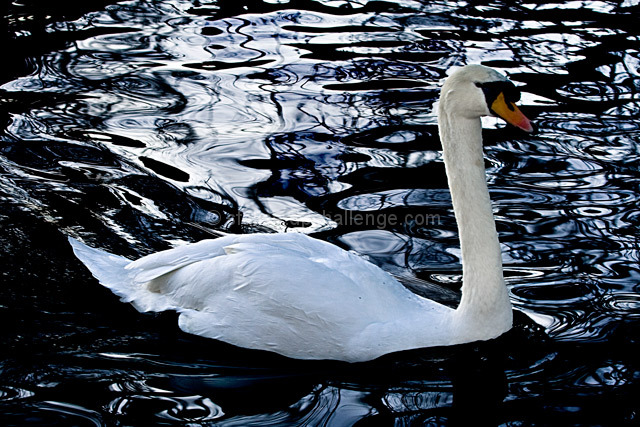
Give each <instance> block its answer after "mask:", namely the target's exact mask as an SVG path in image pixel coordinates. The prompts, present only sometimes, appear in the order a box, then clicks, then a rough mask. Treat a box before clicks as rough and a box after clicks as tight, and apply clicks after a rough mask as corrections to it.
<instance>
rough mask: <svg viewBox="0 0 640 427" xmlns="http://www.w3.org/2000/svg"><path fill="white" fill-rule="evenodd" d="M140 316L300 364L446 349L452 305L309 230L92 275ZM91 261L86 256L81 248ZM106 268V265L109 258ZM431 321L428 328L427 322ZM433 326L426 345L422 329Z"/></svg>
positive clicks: (208, 244)
mask: <svg viewBox="0 0 640 427" xmlns="http://www.w3.org/2000/svg"><path fill="white" fill-rule="evenodd" d="M73 245H74V249H75V251H76V254H77V255H78V257H79V258H80V259H81V260H83V262H85V264H87V266H88V267H89V269H90V270H91V271H92V273H94V275H95V276H96V277H97V278H98V279H99V280H100V281H101V283H102V284H104V285H105V286H107V287H109V288H110V289H112V290H113V291H114V293H116V294H118V295H120V296H122V297H123V300H125V301H127V302H131V303H132V304H133V305H134V306H135V307H136V308H137V309H138V310H140V311H163V310H176V311H178V312H180V319H179V325H180V328H181V329H183V330H184V331H186V332H189V333H193V334H196V335H200V336H204V337H208V338H214V339H218V340H221V341H225V342H228V343H231V344H234V345H237V346H241V347H246V348H253V349H262V350H270V351H275V352H278V353H280V354H283V355H285V356H289V357H295V358H302V359H338V360H347V361H360V360H369V359H373V358H375V357H378V356H381V355H382V354H386V353H389V352H391V351H399V350H405V349H408V348H416V347H423V346H428V345H439V344H445V342H442V341H443V340H446V333H445V327H444V325H442V327H438V325H437V323H438V322H442V321H443V315H445V314H446V313H450V312H452V310H451V309H449V308H447V307H444V306H441V305H439V304H437V303H435V302H432V301H429V300H425V299H423V298H420V297H418V296H417V295H415V294H413V293H412V292H410V291H409V290H407V289H406V288H405V287H404V286H402V285H401V284H400V283H399V282H398V281H396V280H395V279H394V278H393V277H391V276H390V275H389V274H387V273H386V272H384V271H383V270H381V269H380V268H378V267H376V266H374V265H373V264H371V263H369V262H367V261H365V260H364V259H362V258H361V257H359V256H357V255H355V254H353V253H350V252H347V251H345V250H343V249H341V248H339V247H337V246H334V245H331V244H329V243H326V242H323V241H320V240H317V239H313V238H311V237H308V236H306V235H303V234H298V233H290V234H251V235H229V236H225V237H222V238H219V239H215V240H205V241H202V242H199V243H195V244H192V245H187V246H182V247H178V248H175V249H171V250H168V251H163V252H159V253H156V254H152V255H149V256H147V257H143V258H141V259H139V260H137V261H134V262H126V265H124V266H123V264H124V262H123V261H122V259H121V258H117V257H113V256H112V255H109V254H106V253H103V252H101V253H103V254H105V255H104V257H105V258H103V259H106V260H108V259H110V258H108V257H111V259H115V260H118V263H117V265H116V266H115V268H118V269H120V270H121V271H122V272H123V273H122V274H123V276H122V277H125V276H126V278H127V279H126V280H124V281H122V280H121V281H120V283H119V284H114V283H111V282H109V280H111V281H113V277H106V278H104V279H103V278H101V276H100V274H101V272H100V271H97V270H96V271H94V270H95V268H92V265H95V264H96V263H97V262H96V255H95V253H96V250H95V249H90V248H87V249H85V248H86V246H84V245H82V244H80V243H78V242H73ZM87 250H88V251H91V253H92V258H91V259H86V258H83V251H87ZM103 263H104V262H103ZM425 323H431V324H430V325H425ZM431 328H433V332H432V333H431V335H432V336H431V340H432V341H433V342H424V336H423V335H424V334H423V333H422V332H423V331H424V330H425V329H431Z"/></svg>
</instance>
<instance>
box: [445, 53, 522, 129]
mask: <svg viewBox="0 0 640 427" xmlns="http://www.w3.org/2000/svg"><path fill="white" fill-rule="evenodd" d="M519 100H520V91H519V90H518V89H517V88H516V87H515V86H514V84H513V83H511V82H510V81H509V80H508V79H507V78H506V77H505V76H503V75H502V74H500V73H498V72H497V71H496V70H494V69H492V68H489V67H485V66H483V65H467V66H465V67H462V68H460V69H459V70H456V71H455V72H454V73H453V74H452V75H451V76H449V78H447V81H446V82H445V83H444V86H443V87H442V94H441V96H440V113H441V114H443V113H444V114H446V115H450V114H455V115H459V116H462V117H466V118H470V119H475V118H479V117H482V116H490V115H495V116H498V117H501V118H502V119H504V120H505V121H506V122H507V123H510V124H512V125H514V126H516V127H519V128H520V129H522V130H524V131H526V132H532V131H533V126H531V122H530V121H529V119H528V118H527V117H526V116H525V115H524V114H522V112H521V111H520V110H519V109H518V107H517V106H516V102H517V101H519Z"/></svg>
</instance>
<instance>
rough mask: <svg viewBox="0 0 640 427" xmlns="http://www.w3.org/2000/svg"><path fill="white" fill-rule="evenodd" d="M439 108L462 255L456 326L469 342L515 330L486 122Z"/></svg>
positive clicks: (440, 126) (441, 131)
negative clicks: (487, 157) (489, 172)
mask: <svg viewBox="0 0 640 427" xmlns="http://www.w3.org/2000/svg"><path fill="white" fill-rule="evenodd" d="M440 107H441V108H440V114H439V117H438V121H439V128H440V139H441V141H442V148H443V156H444V163H445V167H446V171H447V179H448V182H449V189H450V191H451V198H452V201H453V210H454V213H455V217H456V221H457V224H458V232H459V238H460V248H461V251H462V270H463V273H462V283H463V285H462V299H461V301H460V305H459V306H458V308H457V310H456V312H455V322H456V323H457V329H458V330H462V331H464V334H471V335H472V336H471V337H466V339H469V338H474V336H473V334H474V333H477V334H480V335H487V334H489V335H491V333H490V331H495V332H496V334H495V336H497V335H499V334H501V333H502V332H504V331H506V330H508V329H509V328H510V327H511V322H512V318H511V317H512V312H511V304H510V302H509V295H508V291H507V288H506V286H505V283H504V277H503V272H502V255H501V251H500V242H499V241H498V233H497V232H496V225H495V220H494V218H493V211H492V208H491V200H490V198H489V190H488V188H487V182H486V174H485V168H484V156H483V152H482V123H481V121H480V119H479V118H466V117H461V116H459V115H456V114H453V113H451V112H449V111H447V109H446V108H443V107H444V105H443V104H441V105H440ZM483 338H487V337H486V336H478V337H477V339H483Z"/></svg>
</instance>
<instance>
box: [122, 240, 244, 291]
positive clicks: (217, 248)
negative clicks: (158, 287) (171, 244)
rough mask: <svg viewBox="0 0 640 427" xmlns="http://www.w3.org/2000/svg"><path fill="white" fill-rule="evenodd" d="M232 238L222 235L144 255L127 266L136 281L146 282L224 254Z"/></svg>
mask: <svg viewBox="0 0 640 427" xmlns="http://www.w3.org/2000/svg"><path fill="white" fill-rule="evenodd" d="M232 239H233V237H221V238H219V239H208V240H202V241H200V242H197V243H192V244H189V245H185V246H178V247H176V248H173V249H167V250H165V251H161V252H156V253H154V254H151V255H147V256H145V257H142V258H140V259H138V260H136V261H133V262H131V263H130V264H129V265H127V266H126V267H125V268H126V269H127V270H130V271H131V273H132V278H133V280H134V281H135V282H136V283H146V282H149V281H151V280H153V279H156V278H158V277H160V276H162V275H165V274H168V273H170V272H172V271H175V270H177V269H179V268H182V267H185V266H187V265H189V264H193V263H194V262H198V261H202V260H206V259H209V258H215V257H217V256H220V255H224V253H225V252H224V246H225V245H227V244H229V243H231V242H232Z"/></svg>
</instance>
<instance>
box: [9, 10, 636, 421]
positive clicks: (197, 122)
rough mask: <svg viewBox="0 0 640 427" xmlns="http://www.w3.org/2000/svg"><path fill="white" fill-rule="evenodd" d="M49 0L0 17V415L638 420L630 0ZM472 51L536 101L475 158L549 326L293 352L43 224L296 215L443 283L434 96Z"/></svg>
mask: <svg viewBox="0 0 640 427" xmlns="http://www.w3.org/2000/svg"><path fill="white" fill-rule="evenodd" d="M62 3H63V4H61V5H59V7H58V8H54V9H46V8H44V9H42V8H38V7H35V5H36V4H37V5H40V3H39V2H33V3H30V2H26V5H23V4H18V3H14V4H12V5H10V6H9V9H8V10H7V11H6V13H7V14H8V16H9V19H8V21H7V25H8V30H9V31H10V34H11V36H10V37H8V38H7V40H5V42H6V43H12V44H14V47H17V49H14V50H12V51H11V53H7V59H8V61H7V64H8V65H7V66H6V68H5V69H4V70H3V73H2V78H3V79H4V80H3V82H2V83H3V85H2V87H1V92H0V101H1V102H0V117H1V118H2V124H3V126H2V134H1V136H0V138H1V142H0V204H2V209H3V210H2V213H0V221H1V222H2V225H3V228H4V229H5V230H6V232H5V236H3V237H2V243H3V245H4V251H3V261H6V262H3V263H5V264H6V266H7V267H5V270H4V271H3V279H5V280H6V282H7V283H8V284H7V285H6V287H5V289H4V291H3V297H2V300H0V314H1V316H2V318H3V319H6V322H5V323H6V324H9V325H11V326H10V327H9V328H8V330H7V332H6V333H5V335H4V336H3V337H2V343H3V346H4V347H5V348H6V349H7V352H8V355H9V356H8V358H7V359H6V360H5V362H2V365H0V369H1V370H2V372H3V376H2V380H1V381H0V406H1V407H2V408H3V409H2V412H4V413H5V414H7V415H6V417H5V418H6V420H5V419H3V422H4V421H6V422H4V424H5V425H16V424H20V425H21V424H25V423H28V422H30V423H32V424H54V423H66V424H78V425H85V424H86V425H101V424H131V425H134V424H138V425H141V424H149V423H152V424H173V423H184V422H188V423H191V424H209V423H214V422H215V423H220V424H223V425H252V424H253V425H269V424H272V425H282V424H288V425H307V424H308V425H318V424H327V425H351V424H354V423H356V422H358V421H361V422H364V420H369V422H371V423H376V422H378V423H383V424H385V423H386V424H393V423H394V422H395V423H399V424H419V425H422V424H429V423H431V424H433V425H441V424H447V423H449V422H452V423H455V422H456V417H457V416H458V414H460V413H473V414H477V416H478V420H481V419H486V420H487V422H488V423H490V424H491V423H509V422H513V423H523V422H529V421H530V422H532V423H533V424H548V423H556V424H557V423H560V424H564V425H572V424H581V423H582V424H585V423H586V424H611V423H613V424H620V423H624V422H633V420H636V421H637V414H638V409H639V408H638V407H637V403H635V402H634V401H633V399H632V398H631V396H632V395H633V393H632V391H633V390H636V391H637V386H638V372H640V371H639V370H638V365H637V361H635V360H634V359H632V358H630V357H629V355H630V354H634V352H637V343H638V341H637V339H638V336H639V335H638V332H637V326H638V318H639V316H640V296H639V294H638V283H639V278H640V270H639V268H638V261H639V258H640V257H639V249H640V248H639V247H638V226H639V225H640V217H639V216H638V213H637V211H638V208H637V206H638V197H639V196H638V195H639V194H640V192H639V188H638V183H639V182H640V181H639V175H638V169H639V166H640V152H639V149H638V146H639V142H640V52H639V50H638V41H639V40H638V37H639V35H638V30H637V22H636V21H637V15H638V12H640V6H639V5H638V2H637V1H634V0H625V1H616V2H614V1H581V2H574V1H565V2H558V3H547V2H541V1H530V2H515V3H514V2H502V1H499V2H456V1H435V2H419V1H412V0H401V1H392V2H386V1H366V0H363V1H350V0H344V1H343V0H317V1H313V0H290V1H287V0H285V1H267V0H265V1H261V2H244V1H235V2H232V1H226V0H219V1H201V0H191V1H187V0H161V1H153V2H150V1H144V0H139V1H130V2H122V3H118V4H113V5H108V2H93V3H92V4H91V6H89V5H86V4H83V5H82V6H80V5H75V2H71V1H67V2H62ZM88 7H93V9H87V8H88ZM16 52H17V53H16ZM471 62H482V63H485V64H487V65H490V66H493V67H495V68H498V69H500V70H502V71H503V72H505V73H507V74H509V75H510V78H511V79H512V80H513V81H514V82H516V84H518V85H519V86H521V89H522V90H523V92H524V93H523V103H524V109H525V110H526V112H527V114H528V115H530V116H533V117H535V120H534V121H535V124H536V126H537V128H538V133H537V134H536V135H534V136H529V135H523V134H522V133H519V132H518V131H516V130H514V129H510V128H503V127H502V126H503V125H502V124H500V123H499V122H498V121H496V120H493V119H487V120H486V122H485V127H486V129H487V130H486V133H485V140H486V141H487V147H486V150H485V152H486V156H487V166H488V175H489V182H490V190H491V193H492V198H493V200H494V206H495V213H496V219H497V222H498V231H499V233H500V236H501V241H502V243H503V252H504V264H505V273H506V275H507V281H508V284H509V286H510V289H511V293H512V300H513V302H514V304H515V305H516V307H517V308H518V309H519V310H521V311H524V312H526V313H527V314H529V315H530V316H531V317H532V318H533V319H535V320H536V322H538V323H539V324H540V325H541V326H542V328H543V329H544V330H545V332H546V334H547V335H548V336H549V337H550V338H551V341H548V342H547V341H544V340H542V341H540V339H539V338H538V335H537V332H534V330H533V329H535V328H533V329H532V325H531V324H530V322H528V321H525V320H523V321H520V322H519V324H518V326H517V328H516V331H515V332H514V334H512V335H509V336H507V337H505V338H504V339H503V340H502V341H500V342H499V343H498V344H496V346H495V347H496V348H498V349H501V350H497V351H496V350H495V349H492V350H491V352H492V354H491V355H489V356H487V355H486V354H484V353H482V352H484V351H488V350H487V349H484V348H483V349H480V350H478V349H475V350H473V349H471V350H469V351H470V352H471V356H469V355H467V350H459V351H458V350H453V349H452V350H449V351H448V352H445V353H444V354H438V353H435V355H434V353H433V352H429V351H427V352H426V353H425V352H418V353H417V354H415V355H410V356H407V357H406V358H405V357H400V356H398V358H394V357H392V358H391V359H390V360H387V361H383V362H380V363H381V364H379V365H378V364H375V363H374V364H373V365H371V366H369V365H367V366H364V367H362V368H361V369H360V368H359V369H358V370H357V371H356V372H355V373H353V372H350V370H351V369H352V368H349V369H347V370H346V372H345V371H344V370H343V368H341V367H340V366H333V365H330V366H325V365H323V364H320V365H318V364H312V365H305V364H302V365H300V366H298V364H294V366H293V367H291V366H289V365H288V362H282V361H279V360H278V359H277V358H276V360H275V361H271V359H270V356H264V355H262V354H259V355H257V356H256V354H255V353H252V352H249V355H246V354H245V353H243V352H238V351H236V350H234V349H231V348H229V347H227V346H224V345H221V344H212V343H204V342H203V341H201V340H197V339H194V338H192V337H186V336H185V335H184V334H181V333H180V332H178V331H176V330H175V321H174V319H173V318H169V317H167V316H169V315H166V316H165V315H160V316H142V315H139V314H138V313H132V312H131V311H130V309H129V308H127V307H123V306H122V305H121V304H120V303H118V302H117V301H115V300H114V298H113V297H112V296H110V295H109V294H108V293H101V292H103V291H102V290H101V289H98V286H97V285H96V284H95V282H93V281H92V280H91V279H89V278H88V277H86V273H85V272H83V270H82V269H81V268H80V267H79V266H78V264H77V262H75V261H74V260H73V259H72V258H70V254H69V253H68V250H67V249H66V245H65V242H64V239H63V238H62V234H61V233H60V231H59V230H61V231H63V232H64V233H66V234H72V235H79V236H82V237H83V238H84V239H85V240H88V241H92V242H93V244H94V245H96V246H100V247H103V248H106V249H111V250H113V251H115V252H117V253H120V254H124V255H130V256H134V255H136V254H138V255H139V254H142V253H148V252H151V251H155V250H159V249H163V248H166V247H169V246H171V245H175V244H181V243H184V242H186V241H195V240H200V239H203V238H207V237H210V235H209V233H208V232H207V230H208V229H213V230H215V229H221V230H228V231H236V232H237V231H243V232H254V231H278V232H282V231H300V232H305V233H317V235H318V236H320V237H321V238H324V239H327V240H329V241H332V242H334V243H337V244H339V245H342V246H344V247H347V248H349V249H353V250H355V251H357V252H359V253H361V254H364V255H366V256H368V257H369V259H371V260H372V261H373V262H375V263H377V264H379V265H381V266H383V267H384V268H385V269H387V270H390V271H393V272H395V273H397V274H401V275H407V274H411V275H416V276H418V277H419V278H421V279H423V280H425V281H426V282H427V283H426V284H425V283H422V284H420V283H408V286H411V287H412V289H414V290H416V291H417V292H425V293H427V292H428V291H429V290H428V289H427V288H424V287H425V286H427V287H428V286H431V285H434V286H435V285H440V286H443V287H445V288H446V289H448V290H449V291H448V292H449V293H451V290H453V291H455V290H457V289H458V288H459V285H460V283H459V282H460V273H461V272H460V266H459V261H460V258H459V250H458V249H457V233H456V226H455V221H454V218H453V215H452V211H451V201H450V197H449V193H448V190H447V187H446V177H445V175H444V168H443V164H442V160H441V154H440V145H439V140H438V136H437V128H436V117H435V112H434V111H435V108H434V103H435V101H436V99H437V96H438V87H439V84H440V82H441V80H442V79H443V78H444V77H445V76H446V73H447V69H448V68H449V67H451V66H454V65H463V64H466V63H471ZM26 260H28V261H26ZM83 274H84V276H83ZM447 295H449V294H447ZM98 301H100V302H104V306H98V305H97V304H95V302H98ZM114 317H115V318H114ZM543 342H544V344H543ZM167 343H168V345H167ZM176 346H178V347H180V348H181V349H185V350H188V351H187V352H181V353H177V350H176V351H174V350H173V348H175V347H176ZM518 346H520V347H521V349H519V348H518ZM481 347H482V346H481ZM505 348H507V349H508V350H504V349H505ZM475 351H480V352H481V353H482V354H480V355H478V354H476V355H475V356H473V354H475V353H474V352H475ZM494 353H497V354H494ZM227 354H232V355H233V356H227ZM16 355H18V357H16ZM474 357H475V358H476V359H474ZM264 358H266V359H267V360H268V362H265V361H264ZM465 358H466V359H465ZM451 360H453V362H449V361H451ZM461 360H462V361H461ZM487 361H489V362H490V363H491V367H490V368H489V367H488V365H487V363H489V362H487ZM265 365H266V367H265ZM503 377H504V378H503ZM474 381H475V384H476V385H475V386H474ZM477 384H481V385H482V386H483V387H482V388H478V387H477ZM283 385H284V390H286V391H284V392H283V391H279V392H277V393H274V392H273V390H274V389H276V388H277V389H278V390H283V388H282V387H283ZM487 390H489V391H490V392H487ZM592 402H594V403H595V402H597V404H595V405H592V404H591V405H590V403H592ZM602 403H605V404H606V405H607V406H608V407H609V408H610V409H609V412H608V413H607V415H606V418H603V415H601V414H599V413H598V412H595V411H594V407H603V405H602ZM482 408H485V410H484V412H483V409H482ZM486 408H493V409H496V411H493V412H491V413H489V412H487V411H486ZM524 413H527V414H528V415H527V416H525V415H523V414H524ZM27 414H29V415H27ZM481 415H482V416H481ZM27 417H29V418H28V419H29V420H30V421H27ZM0 419H1V418H0ZM527 420H529V421H527ZM548 420H553V421H548ZM616 421H617V422H616ZM478 422H480V421H478Z"/></svg>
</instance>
